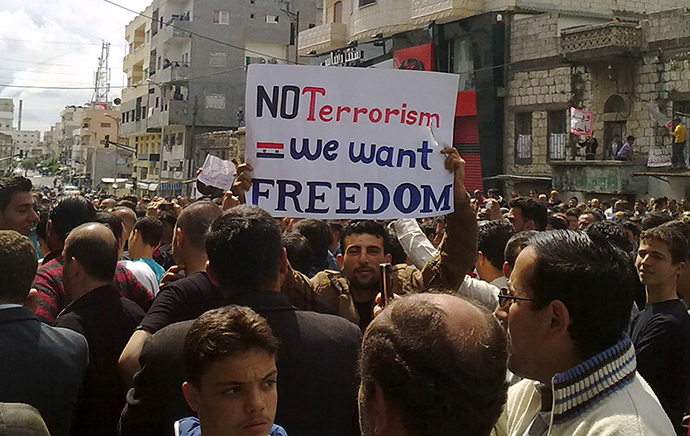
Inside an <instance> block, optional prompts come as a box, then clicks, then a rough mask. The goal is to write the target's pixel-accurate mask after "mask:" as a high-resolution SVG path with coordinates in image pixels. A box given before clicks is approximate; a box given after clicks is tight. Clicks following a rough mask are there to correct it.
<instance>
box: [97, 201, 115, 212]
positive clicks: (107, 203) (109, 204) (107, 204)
mask: <svg viewBox="0 0 690 436" xmlns="http://www.w3.org/2000/svg"><path fill="white" fill-rule="evenodd" d="M115 206H117V200H115V199H114V198H104V199H103V200H101V203H100V204H99V206H98V208H99V209H100V210H108V209H112V208H114V207H115Z"/></svg>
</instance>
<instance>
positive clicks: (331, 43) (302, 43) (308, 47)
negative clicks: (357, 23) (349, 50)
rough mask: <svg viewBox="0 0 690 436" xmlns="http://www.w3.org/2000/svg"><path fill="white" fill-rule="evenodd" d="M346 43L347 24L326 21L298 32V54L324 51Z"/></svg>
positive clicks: (340, 46) (304, 54) (305, 54)
mask: <svg viewBox="0 0 690 436" xmlns="http://www.w3.org/2000/svg"><path fill="white" fill-rule="evenodd" d="M346 45H347V25H346V24H344V23H328V24H322V25H321V26H316V27H313V28H311V29H307V30H303V31H301V32H300V33H299V54H300V56H307V55H309V54H314V53H312V52H315V53H317V54H321V53H325V52H328V51H331V50H335V49H338V48H342V47H345V46H346Z"/></svg>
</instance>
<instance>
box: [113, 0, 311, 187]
mask: <svg viewBox="0 0 690 436" xmlns="http://www.w3.org/2000/svg"><path fill="white" fill-rule="evenodd" d="M315 3H316V2H315V0H293V1H272V0H248V1H246V2H245V1H243V2H224V3H215V2H205V1H201V0H185V1H178V0H155V1H154V2H153V3H152V4H151V6H149V7H148V8H147V9H146V11H148V13H144V15H146V16H147V17H150V18H151V20H149V21H148V22H147V23H140V22H137V23H135V22H133V23H134V24H133V23H130V26H134V28H135V29H139V31H138V33H136V35H134V36H136V37H137V38H138V39H137V41H143V44H144V46H142V48H140V49H139V50H140V51H142V52H143V53H148V57H147V55H146V54H142V55H139V54H130V55H128V56H136V57H137V59H139V58H138V56H143V57H144V58H143V59H142V61H141V62H140V61H137V62H138V63H135V64H134V65H141V69H139V67H137V69H135V68H134V67H132V68H131V69H130V70H127V76H128V88H127V90H125V92H123V101H122V113H123V122H122V132H123V135H125V136H127V137H128V138H132V137H133V138H134V141H135V143H136V141H137V138H139V143H140V144H142V147H145V148H142V149H141V150H146V151H145V152H138V156H137V158H138V160H139V161H143V162H147V160H146V159H148V162H149V163H148V164H144V165H138V166H137V168H138V171H139V174H138V178H139V180H140V181H147V182H149V185H148V186H149V190H150V189H151V185H152V184H153V185H156V183H157V181H158V180H160V182H162V184H161V186H160V187H157V190H158V191H159V192H160V193H161V194H164V195H173V194H179V193H181V191H182V189H183V185H182V183H180V182H181V181H183V180H186V179H191V178H193V177H194V175H195V171H196V168H197V167H198V166H199V165H201V164H202V163H203V161H204V158H205V152H203V151H202V150H201V149H200V147H198V146H197V145H196V144H195V141H194V138H195V136H196V135H199V134H203V133H206V132H213V131H219V130H228V129H237V127H239V125H240V124H241V120H240V117H238V113H239V112H240V111H241V108H242V107H243V106H244V98H245V96H244V92H245V86H246V70H245V67H246V65H247V64H249V63H257V62H259V63H288V62H294V60H295V46H294V42H295V36H296V31H295V29H296V28H297V26H298V22H297V21H296V20H295V19H296V18H297V16H299V29H306V28H308V27H310V26H314V25H315V24H317V17H316V15H317V14H316V6H315ZM298 12H299V15H297V13H298ZM149 13H150V15H149ZM142 24H143V25H144V27H142ZM128 29H129V26H128ZM142 31H143V32H142ZM128 32H129V30H128ZM142 35H143V36H142ZM147 35H148V37H147ZM128 41H129V39H128ZM132 41H134V39H132ZM146 44H148V46H147V45H146ZM137 53H138V52H137ZM125 60H126V62H129V60H128V59H127V58H126V59H125ZM139 71H141V74H139ZM130 77H131V78H132V81H131V88H135V87H136V90H131V88H130V85H129V82H130V80H129V78H130ZM139 77H141V79H138V78H139ZM142 80H143V82H142ZM139 88H141V90H140V89H139ZM142 90H143V91H142ZM150 134H157V135H159V136H158V138H159V139H158V140H157V141H156V142H157V144H158V147H157V149H156V150H155V151H154V150H152V146H153V144H154V140H155V138H151V137H149V136H145V135H150ZM130 144H131V142H130ZM144 168H146V169H144ZM159 171H160V174H159ZM144 175H145V177H142V176H144ZM163 188H165V189H163Z"/></svg>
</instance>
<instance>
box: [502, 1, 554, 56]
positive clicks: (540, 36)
mask: <svg viewBox="0 0 690 436" xmlns="http://www.w3.org/2000/svg"><path fill="white" fill-rule="evenodd" d="M558 41H559V38H558V14H556V13H551V14H541V15H535V16H533V17H525V18H517V19H516V20H515V21H514V22H513V24H512V26H511V29H510V61H511V62H513V63H515V62H520V61H525V60H530V59H540V58H546V57H549V56H557V55H558V54H559V47H558Z"/></svg>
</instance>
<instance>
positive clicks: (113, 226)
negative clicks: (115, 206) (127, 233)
mask: <svg viewBox="0 0 690 436" xmlns="http://www.w3.org/2000/svg"><path fill="white" fill-rule="evenodd" d="M96 221H97V222H99V223H101V224H104V225H106V226H108V228H109V229H110V231H111V232H113V236H115V240H116V241H117V253H118V255H117V258H118V259H119V258H120V257H122V252H123V250H124V247H125V239H124V238H123V237H122V236H123V232H124V229H125V225H124V224H123V223H122V220H121V219H120V217H119V216H117V215H115V214H114V213H110V212H98V216H97V218H96Z"/></svg>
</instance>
